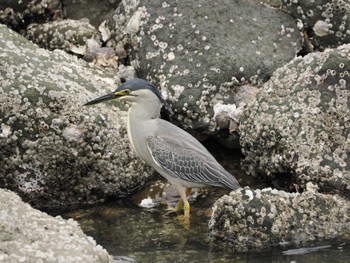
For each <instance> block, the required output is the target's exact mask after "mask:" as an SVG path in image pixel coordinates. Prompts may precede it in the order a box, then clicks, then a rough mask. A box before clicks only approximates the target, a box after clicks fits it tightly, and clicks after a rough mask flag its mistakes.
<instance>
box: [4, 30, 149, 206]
mask: <svg viewBox="0 0 350 263" xmlns="http://www.w3.org/2000/svg"><path fill="white" fill-rule="evenodd" d="M0 56H1V59H0V93H1V96H0V120H1V130H0V165H1V172H0V187H3V188H9V189H12V190H14V191H16V192H17V193H19V194H20V196H22V197H23V198H24V199H25V200H27V201H30V202H31V204H33V205H35V206H36V207H42V206H52V205H59V206H62V205H64V206H65V205H69V204H82V203H95V202H100V201H103V200H105V199H106V198H108V197H111V196H116V197H120V196H124V195H125V194H128V193H129V192H130V191H132V190H133V189H134V188H135V187H139V186H140V185H142V184H143V182H144V181H145V179H146V178H147V177H148V176H149V175H150V169H149V168H147V167H146V166H145V165H144V164H143V163H142V162H141V161H140V160H139V159H137V158H136V157H135V156H134V154H133V152H132V151H131V149H130V148H129V142H128V139H127V135H126V124H125V119H126V112H125V111H121V110H119V109H118V108H117V107H116V105H115V104H113V103H111V104H103V105H100V106H97V107H83V106H82V105H83V104H84V103H86V102H87V101H88V100H90V99H92V98H95V97H97V96H99V95H102V94H105V93H107V92H109V91H110V90H113V89H115V88H116V85H117V82H118V81H119V79H118V77H113V76H112V75H111V74H108V73H107V72H106V71H101V70H97V69H95V68H91V67H90V66H89V65H88V64H86V63H84V62H83V61H80V60H77V59H76V58H74V57H72V56H69V55H67V54H65V53H64V52H62V51H55V52H50V51H46V50H43V49H40V48H38V47H36V46H35V45H33V44H32V43H30V42H29V41H27V40H26V39H24V38H23V37H21V36H19V35H18V34H17V33H15V32H13V31H11V30H10V29H8V28H7V27H6V26H3V25H1V26H0Z"/></svg>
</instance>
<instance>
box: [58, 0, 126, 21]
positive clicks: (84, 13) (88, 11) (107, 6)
mask: <svg viewBox="0 0 350 263" xmlns="http://www.w3.org/2000/svg"><path fill="white" fill-rule="evenodd" d="M120 2H121V0H99V1H94V0H65V1H64V7H63V10H64V17H65V18H68V19H74V20H80V19H82V18H84V19H88V20H89V23H90V24H91V25H93V26H94V27H96V28H97V27H98V26H99V25H100V24H101V22H102V21H104V20H105V19H107V18H108V17H110V16H111V15H112V13H113V12H114V11H115V10H116V9H117V7H118V5H119V3H120Z"/></svg>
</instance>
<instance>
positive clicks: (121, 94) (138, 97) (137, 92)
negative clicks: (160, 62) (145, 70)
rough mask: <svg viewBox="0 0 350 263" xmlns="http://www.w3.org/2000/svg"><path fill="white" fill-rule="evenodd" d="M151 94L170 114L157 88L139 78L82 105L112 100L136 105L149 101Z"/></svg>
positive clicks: (169, 109)
mask: <svg viewBox="0 0 350 263" xmlns="http://www.w3.org/2000/svg"><path fill="white" fill-rule="evenodd" d="M152 94H154V95H156V98H158V99H159V101H160V102H161V103H163V104H164V106H165V108H166V109H167V110H168V111H169V112H170V113H172V110H171V108H170V106H169V104H168V103H167V102H166V101H165V99H164V98H163V96H162V94H161V93H160V92H159V90H158V89H157V87H156V86H154V85H153V84H152V83H150V82H148V81H147V80H144V79H139V78H135V79H130V80H128V81H126V82H124V83H123V84H121V85H120V86H119V87H118V88H117V89H116V90H115V91H113V92H111V93H108V94H106V95H104V96H101V97H99V98H97V99H94V100H92V101H89V102H87V103H86V104H84V106H86V105H94V104H97V103H100V102H104V101H112V100H125V101H128V102H135V103H138V102H142V101H144V100H149V99H150V98H151V96H152ZM153 97H154V96H153Z"/></svg>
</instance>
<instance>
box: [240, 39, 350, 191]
mask: <svg viewBox="0 0 350 263" xmlns="http://www.w3.org/2000/svg"><path fill="white" fill-rule="evenodd" d="M349 83H350V45H349V44H347V45H342V46H340V47H338V48H336V49H327V50H325V51H324V52H315V53H312V54H309V55H307V56H305V57H297V58H295V59H294V60H293V61H291V62H290V63H288V64H287V65H285V66H283V67H281V68H279V69H278V70H277V71H276V72H275V73H274V75H273V76H272V77H271V79H270V80H269V81H268V82H267V83H265V84H264V86H263V88H262V89H261V90H260V91H259V93H258V95H257V97H256V101H254V102H253V103H251V104H250V105H249V108H248V109H247V111H246V112H245V116H244V118H243V119H242V121H241V125H240V132H241V138H240V139H241V146H242V152H243V154H244V155H245V159H244V162H243V165H244V167H245V168H246V170H247V171H248V172H249V173H252V174H258V175H261V176H264V177H265V178H269V179H270V180H273V181H274V182H275V184H277V186H278V187H282V188H283V189H286V190H288V191H290V190H291V191H295V190H297V191H299V190H303V189H305V185H306V183H307V182H313V183H314V184H316V185H318V187H319V188H320V192H325V193H328V192H332V193H338V194H339V195H342V196H348V197H349V196H350V158H349V154H350V144H349V143H350V141H349V136H350V126H349V125H350V101H349V97H350V85H349ZM286 174H289V175H290V177H289V179H288V180H287V182H286V185H287V186H286V187H285V185H281V184H280V185H278V180H279V179H282V180H281V181H283V180H285V177H283V175H286ZM284 187H285V188H284Z"/></svg>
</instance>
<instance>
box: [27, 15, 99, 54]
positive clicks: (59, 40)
mask: <svg viewBox="0 0 350 263" xmlns="http://www.w3.org/2000/svg"><path fill="white" fill-rule="evenodd" d="M25 37H26V38H28V39H29V40H31V41H32V42H34V43H36V44H38V45H39V46H40V47H42V48H45V49H50V50H54V49H62V50H65V51H67V52H75V50H76V49H77V48H79V47H83V50H84V49H85V44H86V41H87V40H88V39H94V40H96V41H97V42H98V41H99V39H100V36H99V32H98V31H97V29H96V28H95V27H93V26H92V25H90V24H89V23H87V22H84V21H76V20H70V19H66V20H61V21H53V22H48V23H45V24H31V25H30V26H29V27H28V28H27V30H26V34H25Z"/></svg>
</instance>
